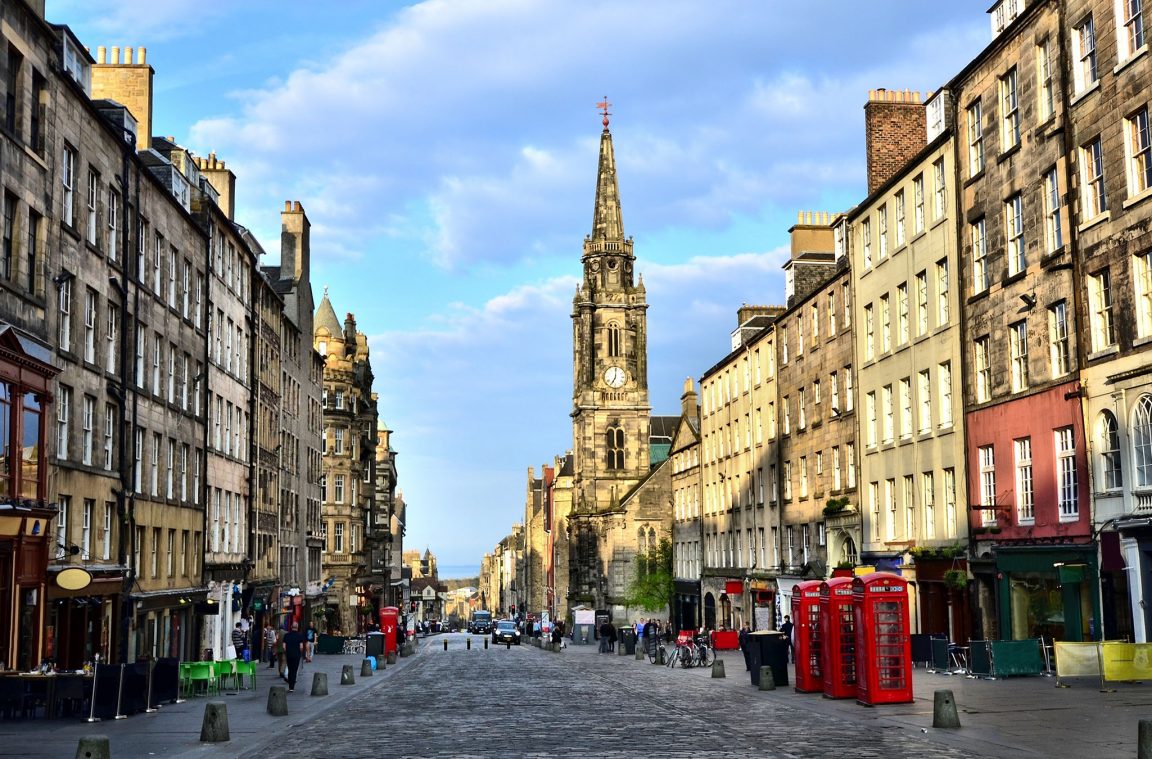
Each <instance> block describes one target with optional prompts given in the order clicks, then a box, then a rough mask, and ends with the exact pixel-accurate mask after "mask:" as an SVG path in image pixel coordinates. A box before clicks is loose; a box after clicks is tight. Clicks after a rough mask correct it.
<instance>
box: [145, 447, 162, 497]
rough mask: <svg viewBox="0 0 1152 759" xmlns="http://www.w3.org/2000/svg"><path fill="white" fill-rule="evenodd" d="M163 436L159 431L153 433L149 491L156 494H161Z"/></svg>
mask: <svg viewBox="0 0 1152 759" xmlns="http://www.w3.org/2000/svg"><path fill="white" fill-rule="evenodd" d="M161 439H162V437H161V435H160V433H159V432H153V433H152V450H151V454H152V455H151V464H152V468H151V469H150V470H149V471H150V472H151V474H150V476H149V479H148V483H149V488H148V492H149V493H151V494H152V495H154V496H158V495H160V441H161Z"/></svg>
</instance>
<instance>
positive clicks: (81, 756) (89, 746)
mask: <svg viewBox="0 0 1152 759" xmlns="http://www.w3.org/2000/svg"><path fill="white" fill-rule="evenodd" d="M1141 724H1143V723H1141ZM111 756H112V749H111V748H110V747H109V746H108V736H107V735H85V736H82V737H81V738H80V742H79V743H78V744H77V745H76V759H111Z"/></svg>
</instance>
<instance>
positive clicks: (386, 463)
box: [364, 419, 400, 610]
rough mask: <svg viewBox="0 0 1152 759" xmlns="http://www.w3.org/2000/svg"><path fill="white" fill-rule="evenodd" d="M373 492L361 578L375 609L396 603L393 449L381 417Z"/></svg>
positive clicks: (378, 426)
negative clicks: (364, 561)
mask: <svg viewBox="0 0 1152 759" xmlns="http://www.w3.org/2000/svg"><path fill="white" fill-rule="evenodd" d="M375 455H376V467H375V470H374V473H373V476H374V477H375V479H376V495H375V499H374V500H373V502H372V514H371V516H370V518H369V529H368V543H367V546H366V550H367V552H368V573H367V574H366V575H365V577H364V581H365V582H366V583H368V587H369V594H370V595H371V597H372V600H373V604H374V606H375V607H376V609H377V610H379V609H380V608H383V607H385V606H396V605H397V600H396V597H395V592H394V590H393V587H392V583H393V581H394V580H399V579H400V577H399V574H398V573H395V572H393V571H392V552H393V551H394V550H396V548H397V545H396V543H395V542H394V533H393V524H394V523H395V519H396V514H395V510H396V478H397V472H396V450H395V449H394V448H393V447H392V430H390V429H388V425H386V424H385V423H384V420H382V419H381V420H380V421H379V422H377V424H376V454H375Z"/></svg>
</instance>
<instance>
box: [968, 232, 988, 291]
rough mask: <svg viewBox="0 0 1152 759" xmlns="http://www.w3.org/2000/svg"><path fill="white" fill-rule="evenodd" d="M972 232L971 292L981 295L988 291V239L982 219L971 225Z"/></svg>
mask: <svg viewBox="0 0 1152 759" xmlns="http://www.w3.org/2000/svg"><path fill="white" fill-rule="evenodd" d="M971 232H972V292H973V294H975V293H982V292H984V291H985V290H987V289H988V284H989V282H988V238H987V234H986V229H985V226H984V219H983V218H981V219H977V220H976V222H975V223H974V224H972V225H971Z"/></svg>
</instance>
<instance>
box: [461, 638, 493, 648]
mask: <svg viewBox="0 0 1152 759" xmlns="http://www.w3.org/2000/svg"><path fill="white" fill-rule="evenodd" d="M484 640H488V639H487V638H485V639H484ZM464 647H465V648H467V649H468V650H469V651H471V650H472V639H471V638H468V639H467V640H466V641H464Z"/></svg>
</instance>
